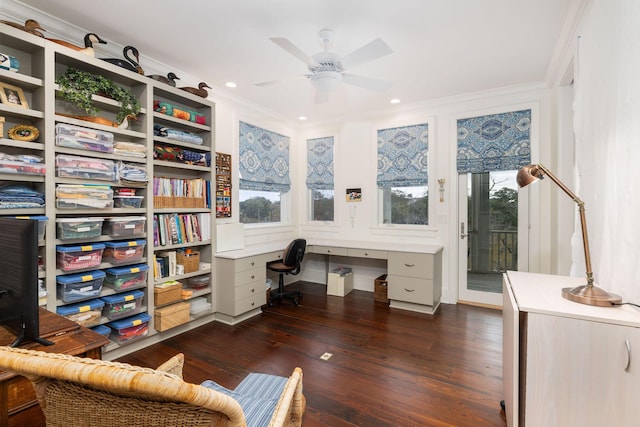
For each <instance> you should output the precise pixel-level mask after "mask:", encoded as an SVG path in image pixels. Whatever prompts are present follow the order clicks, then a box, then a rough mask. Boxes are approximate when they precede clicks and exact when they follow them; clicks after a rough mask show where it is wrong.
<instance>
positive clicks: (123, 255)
mask: <svg viewBox="0 0 640 427" xmlns="http://www.w3.org/2000/svg"><path fill="white" fill-rule="evenodd" d="M146 245H147V241H146V240H144V239H136V240H127V241H123V242H105V246H106V247H105V249H104V252H103V254H102V258H103V259H104V262H110V263H111V264H126V263H131V262H136V261H141V260H142V256H143V255H144V248H145V246H146Z"/></svg>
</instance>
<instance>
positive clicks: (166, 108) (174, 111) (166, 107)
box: [153, 100, 207, 125]
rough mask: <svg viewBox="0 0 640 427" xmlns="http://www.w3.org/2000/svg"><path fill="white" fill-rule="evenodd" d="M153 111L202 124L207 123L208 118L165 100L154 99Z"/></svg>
mask: <svg viewBox="0 0 640 427" xmlns="http://www.w3.org/2000/svg"><path fill="white" fill-rule="evenodd" d="M153 111H155V112H157V113H161V114H166V115H167V116H173V117H176V118H178V119H182V120H187V121H190V122H194V123H198V124H201V125H205V124H207V118H206V117H205V116H204V115H203V114H200V113H198V112H196V111H191V110H187V109H185V108H180V107H176V106H174V105H172V104H170V103H168V102H164V101H158V100H155V101H153Z"/></svg>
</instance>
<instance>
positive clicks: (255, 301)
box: [234, 292, 267, 316]
mask: <svg viewBox="0 0 640 427" xmlns="http://www.w3.org/2000/svg"><path fill="white" fill-rule="evenodd" d="M266 303H267V294H266V292H258V293H257V294H256V295H252V296H250V297H247V298H244V299H241V300H238V301H236V304H235V309H236V312H235V314H234V315H235V316H238V315H240V314H242V313H246V312H247V311H251V310H253V309H256V308H260V307H262V306H263V305H265V304H266Z"/></svg>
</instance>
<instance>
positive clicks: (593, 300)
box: [562, 285, 622, 307]
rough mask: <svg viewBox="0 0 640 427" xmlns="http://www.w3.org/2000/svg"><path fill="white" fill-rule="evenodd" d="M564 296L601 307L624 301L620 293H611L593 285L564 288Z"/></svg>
mask: <svg viewBox="0 0 640 427" xmlns="http://www.w3.org/2000/svg"><path fill="white" fill-rule="evenodd" d="M562 297H563V298H565V299H568V300H569V301H573V302H577V303H580V304H587V305H597V306H599V307H612V306H613V304H619V303H621V302H622V298H620V297H619V296H618V295H615V294H610V293H608V292H607V291H605V290H604V289H601V288H598V287H597V286H593V285H582V286H576V287H575V288H562Z"/></svg>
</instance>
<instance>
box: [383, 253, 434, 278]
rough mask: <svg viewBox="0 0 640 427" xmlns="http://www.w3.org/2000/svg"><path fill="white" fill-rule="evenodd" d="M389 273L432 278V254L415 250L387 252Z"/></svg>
mask: <svg viewBox="0 0 640 427" xmlns="http://www.w3.org/2000/svg"><path fill="white" fill-rule="evenodd" d="M387 266H388V267H387V268H388V272H389V274H392V275H395V276H407V277H417V278H422V279H433V255H431V254H419V253H415V252H389V261H388V264H387Z"/></svg>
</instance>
